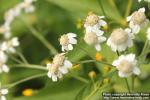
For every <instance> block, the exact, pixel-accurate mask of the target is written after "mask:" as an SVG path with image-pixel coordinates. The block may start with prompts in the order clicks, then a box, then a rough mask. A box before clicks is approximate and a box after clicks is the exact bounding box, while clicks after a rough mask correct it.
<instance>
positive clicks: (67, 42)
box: [59, 33, 77, 51]
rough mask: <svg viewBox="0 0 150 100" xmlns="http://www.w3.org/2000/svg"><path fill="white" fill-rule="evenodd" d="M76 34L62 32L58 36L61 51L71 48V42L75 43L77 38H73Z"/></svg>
mask: <svg viewBox="0 0 150 100" xmlns="http://www.w3.org/2000/svg"><path fill="white" fill-rule="evenodd" d="M75 37H76V34H74V33H68V34H64V35H62V36H61V37H60V40H59V41H60V45H61V46H62V51H65V50H66V51H69V50H73V46H72V44H77V40H76V39H75Z"/></svg>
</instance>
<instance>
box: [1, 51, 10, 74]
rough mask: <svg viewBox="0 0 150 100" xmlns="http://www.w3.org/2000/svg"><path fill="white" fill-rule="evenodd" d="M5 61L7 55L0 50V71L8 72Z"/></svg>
mask: <svg viewBox="0 0 150 100" xmlns="http://www.w3.org/2000/svg"><path fill="white" fill-rule="evenodd" d="M6 62H7V55H6V54H5V53H4V52H3V51H1V50H0V73H2V72H6V73H7V72H9V68H8V66H7V65H6V64H5V63H6Z"/></svg>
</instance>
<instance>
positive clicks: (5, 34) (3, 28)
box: [0, 24, 11, 39]
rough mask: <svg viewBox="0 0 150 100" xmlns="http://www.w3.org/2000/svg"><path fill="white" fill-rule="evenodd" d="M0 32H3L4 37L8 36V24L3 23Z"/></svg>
mask: <svg viewBox="0 0 150 100" xmlns="http://www.w3.org/2000/svg"><path fill="white" fill-rule="evenodd" d="M0 34H3V35H4V37H5V38H6V39H8V38H10V36H11V32H10V26H8V25H7V24H4V25H3V26H1V27H0Z"/></svg>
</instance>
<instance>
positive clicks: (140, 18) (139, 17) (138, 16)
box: [131, 11, 146, 24]
mask: <svg viewBox="0 0 150 100" xmlns="http://www.w3.org/2000/svg"><path fill="white" fill-rule="evenodd" d="M145 19H146V16H145V13H144V12H138V11H136V12H134V13H133V16H132V18H131V20H132V21H133V23H134V24H142V23H143V22H144V21H145Z"/></svg>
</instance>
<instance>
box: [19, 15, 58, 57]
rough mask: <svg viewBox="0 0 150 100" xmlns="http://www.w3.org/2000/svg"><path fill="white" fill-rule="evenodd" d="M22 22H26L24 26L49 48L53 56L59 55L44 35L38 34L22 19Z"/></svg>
mask: <svg viewBox="0 0 150 100" xmlns="http://www.w3.org/2000/svg"><path fill="white" fill-rule="evenodd" d="M21 20H22V21H23V22H24V24H25V25H26V27H27V28H28V29H29V30H30V31H31V32H32V34H33V35H34V36H35V37H36V38H37V39H39V40H40V41H41V42H42V43H43V44H44V45H45V47H47V48H48V49H49V50H50V51H51V53H52V54H54V55H55V54H57V53H58V52H57V50H56V49H55V48H54V47H53V46H52V44H50V43H49V42H48V41H47V40H46V39H45V38H44V37H43V35H42V34H41V33H40V32H38V31H37V30H36V29H34V28H33V27H32V26H31V25H30V24H28V23H27V22H26V21H25V20H24V19H23V18H21Z"/></svg>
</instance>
